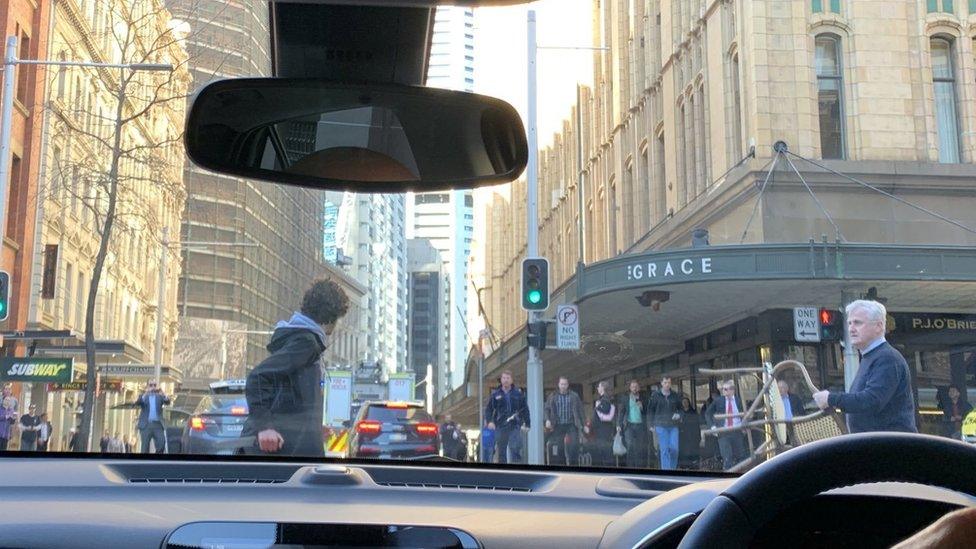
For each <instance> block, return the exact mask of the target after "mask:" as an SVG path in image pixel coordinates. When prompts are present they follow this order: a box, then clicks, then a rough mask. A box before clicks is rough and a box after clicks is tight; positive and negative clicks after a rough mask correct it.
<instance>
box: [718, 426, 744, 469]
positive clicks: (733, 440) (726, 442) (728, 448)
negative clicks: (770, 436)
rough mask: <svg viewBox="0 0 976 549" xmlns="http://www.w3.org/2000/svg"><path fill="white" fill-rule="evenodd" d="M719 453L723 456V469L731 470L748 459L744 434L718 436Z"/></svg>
mask: <svg viewBox="0 0 976 549" xmlns="http://www.w3.org/2000/svg"><path fill="white" fill-rule="evenodd" d="M718 451H719V453H721V454H722V467H723V468H724V469H731V468H732V466H734V465H735V464H736V463H739V462H740V461H742V460H744V459H745V458H746V439H745V435H743V434H742V433H726V434H724V435H719V436H718Z"/></svg>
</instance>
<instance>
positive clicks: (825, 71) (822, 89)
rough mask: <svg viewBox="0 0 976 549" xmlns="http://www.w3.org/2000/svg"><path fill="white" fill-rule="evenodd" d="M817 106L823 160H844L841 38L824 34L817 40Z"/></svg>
mask: <svg viewBox="0 0 976 549" xmlns="http://www.w3.org/2000/svg"><path fill="white" fill-rule="evenodd" d="M816 57H817V58H816V70H817V104H818V113H819V114H818V116H819V118H820V153H821V156H822V158H844V153H845V150H846V147H845V139H844V91H843V90H844V78H843V72H842V66H841V44H840V38H838V37H836V36H834V35H832V34H821V35H820V36H817V39H816Z"/></svg>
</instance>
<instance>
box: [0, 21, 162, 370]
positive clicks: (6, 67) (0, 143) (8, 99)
mask: <svg viewBox="0 0 976 549" xmlns="http://www.w3.org/2000/svg"><path fill="white" fill-rule="evenodd" d="M17 65H44V66H55V67H93V68H103V69H123V70H125V69H128V70H131V71H150V72H152V71H156V72H173V71H174V70H176V69H175V67H173V65H168V64H165V63H95V62H87V61H44V60H36V59H17V37H16V36H8V37H7V55H6V57H5V58H4V61H3V106H2V109H0V116H2V119H0V242H2V241H3V236H4V230H5V229H6V227H7V185H9V181H10V156H11V154H10V133H11V126H12V122H13V121H12V118H13V110H14V89H15V88H14V85H15V82H14V68H16V67H17ZM0 265H2V259H0ZM157 380H158V376H157Z"/></svg>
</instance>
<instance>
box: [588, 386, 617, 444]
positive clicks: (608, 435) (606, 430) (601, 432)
mask: <svg viewBox="0 0 976 549" xmlns="http://www.w3.org/2000/svg"><path fill="white" fill-rule="evenodd" d="M611 410H613V414H612V417H611V418H610V421H603V420H602V419H600V416H599V415H598V414H597V412H599V413H601V414H603V415H604V416H606V415H607V414H610V411H611ZM619 416H620V409H619V408H617V406H616V404H614V402H613V400H611V399H610V397H609V396H604V397H602V398H599V399H597V401H596V402H594V403H593V416H592V417H591V419H590V430H591V432H592V433H593V436H595V437H596V438H597V439H599V440H603V441H609V440H610V439H612V438H613V435H614V433H615V432H616V430H617V424H618V421H617V419H618V418H619Z"/></svg>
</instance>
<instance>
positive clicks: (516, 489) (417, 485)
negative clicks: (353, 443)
mask: <svg viewBox="0 0 976 549" xmlns="http://www.w3.org/2000/svg"><path fill="white" fill-rule="evenodd" d="M377 484H379V485H380V486H389V487H392V488H439V489H442V490H484V491H490V492H531V491H532V488H525V487H522V486H493V485H488V484H433V483H427V482H424V483H421V482H378V483H377Z"/></svg>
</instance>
